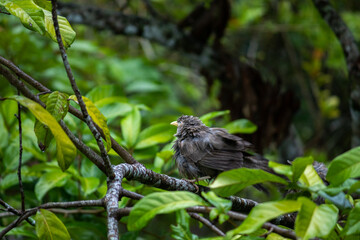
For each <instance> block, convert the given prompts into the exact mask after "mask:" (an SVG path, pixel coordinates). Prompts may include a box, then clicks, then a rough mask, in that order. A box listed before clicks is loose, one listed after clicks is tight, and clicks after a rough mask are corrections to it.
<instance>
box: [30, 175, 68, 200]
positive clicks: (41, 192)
mask: <svg viewBox="0 0 360 240" xmlns="http://www.w3.org/2000/svg"><path fill="white" fill-rule="evenodd" d="M69 178H70V175H69V174H68V173H64V172H60V171H51V172H48V173H45V174H44V175H42V176H41V177H40V179H39V181H38V182H37V183H36V185H35V195H36V198H37V199H39V200H40V201H41V199H42V198H43V197H44V196H45V194H46V193H47V192H48V191H50V190H51V189H53V188H55V187H62V186H64V185H65V183H66V181H67V180H68V179H69Z"/></svg>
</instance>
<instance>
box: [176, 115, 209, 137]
mask: <svg viewBox="0 0 360 240" xmlns="http://www.w3.org/2000/svg"><path fill="white" fill-rule="evenodd" d="M171 125H174V126H176V127H177V132H176V134H175V136H176V137H178V138H181V137H188V136H193V137H194V136H196V135H197V134H198V133H200V132H201V131H206V130H208V129H209V128H208V127H207V126H206V125H205V124H204V123H203V122H202V121H201V120H200V119H199V118H198V117H194V116H189V115H182V116H181V117H179V118H178V119H177V120H176V121H174V122H172V123H171Z"/></svg>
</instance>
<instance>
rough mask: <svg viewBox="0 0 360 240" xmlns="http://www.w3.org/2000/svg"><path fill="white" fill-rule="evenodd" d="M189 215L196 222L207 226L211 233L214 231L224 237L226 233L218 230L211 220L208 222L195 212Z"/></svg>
mask: <svg viewBox="0 0 360 240" xmlns="http://www.w3.org/2000/svg"><path fill="white" fill-rule="evenodd" d="M188 214H189V215H190V217H192V218H193V219H195V220H198V221H199V222H201V223H203V224H204V225H205V226H207V227H208V228H210V230H211V231H213V232H214V233H216V234H217V235H219V236H222V237H224V236H225V233H223V232H222V231H221V230H220V229H219V228H217V227H216V226H215V225H214V224H212V223H211V222H210V221H209V220H207V219H206V218H204V217H202V216H200V215H199V214H197V213H194V212H188Z"/></svg>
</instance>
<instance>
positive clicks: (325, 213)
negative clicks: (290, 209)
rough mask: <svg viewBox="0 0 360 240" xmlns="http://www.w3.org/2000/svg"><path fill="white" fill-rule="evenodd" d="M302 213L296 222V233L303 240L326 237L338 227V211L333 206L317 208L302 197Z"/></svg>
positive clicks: (300, 199)
mask: <svg viewBox="0 0 360 240" xmlns="http://www.w3.org/2000/svg"><path fill="white" fill-rule="evenodd" d="M298 202H300V203H301V208H300V211H299V213H298V215H297V217H296V221H295V233H296V235H297V236H298V237H300V238H301V239H304V240H307V239H310V238H314V237H326V236H327V235H329V234H330V232H331V231H332V230H333V228H334V227H335V225H336V221H337V217H338V211H339V210H338V209H337V208H336V207H335V206H334V205H332V204H322V205H320V206H317V205H316V204H315V203H314V202H312V201H311V200H309V199H308V198H305V197H300V198H299V199H298Z"/></svg>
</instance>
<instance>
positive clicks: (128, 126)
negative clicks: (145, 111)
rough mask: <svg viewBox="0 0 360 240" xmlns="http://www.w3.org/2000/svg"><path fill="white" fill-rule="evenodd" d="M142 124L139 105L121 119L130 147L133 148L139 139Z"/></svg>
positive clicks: (122, 128)
mask: <svg viewBox="0 0 360 240" xmlns="http://www.w3.org/2000/svg"><path fill="white" fill-rule="evenodd" d="M140 126H141V115H140V111H139V109H138V108H137V107H134V108H133V109H132V110H131V112H129V113H128V114H127V115H126V116H125V117H124V118H123V119H122V120H121V133H122V136H123V138H124V140H125V143H126V146H127V147H128V148H133V147H134V146H135V144H136V142H137V140H138V136H139V132H140Z"/></svg>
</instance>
